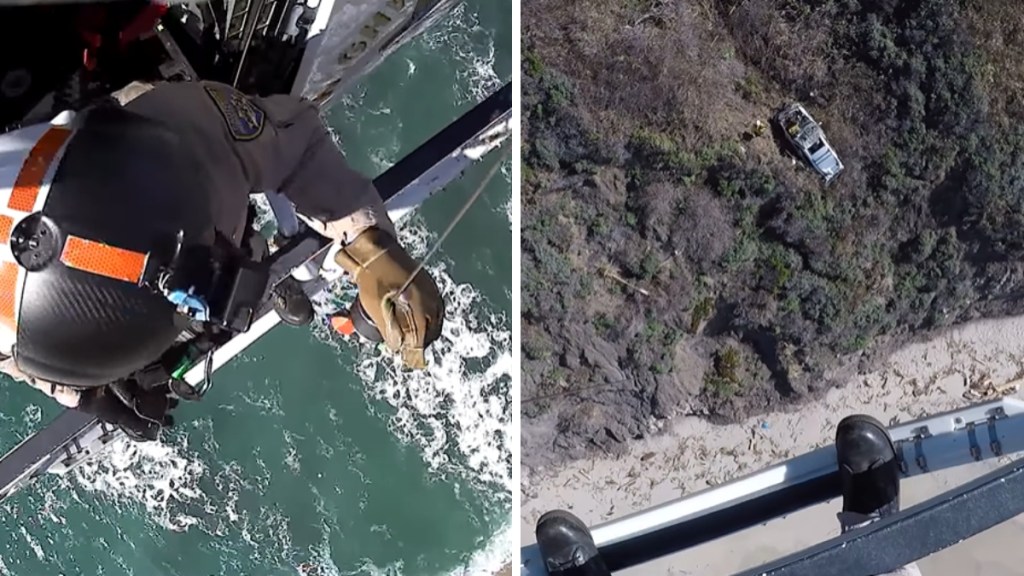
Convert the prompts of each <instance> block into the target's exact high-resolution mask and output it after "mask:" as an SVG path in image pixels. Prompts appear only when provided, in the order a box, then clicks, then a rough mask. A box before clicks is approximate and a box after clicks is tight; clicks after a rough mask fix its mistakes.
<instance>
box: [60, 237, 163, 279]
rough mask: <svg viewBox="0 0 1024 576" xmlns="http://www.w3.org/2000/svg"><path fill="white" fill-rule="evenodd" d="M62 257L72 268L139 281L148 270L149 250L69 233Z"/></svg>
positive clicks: (66, 264) (109, 276)
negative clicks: (96, 240) (131, 247)
mask: <svg viewBox="0 0 1024 576" xmlns="http://www.w3.org/2000/svg"><path fill="white" fill-rule="evenodd" d="M60 261H61V262H63V263H64V265H65V266H67V267H69V268H75V269H76V270H84V271H86V272H91V273H93V274H98V275H100V276H106V277H107V278H114V279H115V280H123V281H125V282H133V283H136V284H137V283H138V282H139V280H140V279H141V278H142V273H143V272H144V271H145V270H146V255H145V254H143V253H141V252H133V251H131V250H125V249H124V248H116V247H114V246H110V245H107V244H103V243H101V242H94V241H92V240H86V239H85V238H79V237H78V236H68V239H67V242H65V243H64V251H63V252H62V253H61V255H60Z"/></svg>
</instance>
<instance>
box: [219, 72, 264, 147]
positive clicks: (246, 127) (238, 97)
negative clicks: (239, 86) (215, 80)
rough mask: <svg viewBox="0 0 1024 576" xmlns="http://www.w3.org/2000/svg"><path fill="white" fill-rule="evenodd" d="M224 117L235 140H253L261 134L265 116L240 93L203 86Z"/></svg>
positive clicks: (224, 88) (232, 89) (228, 89)
mask: <svg viewBox="0 0 1024 576" xmlns="http://www.w3.org/2000/svg"><path fill="white" fill-rule="evenodd" d="M203 88H205V89H206V93H207V94H208V95H209V96H210V99H212V100H213V103H214V104H215V105H216V106H217V110H219V111H220V115H221V116H223V117H224V123H225V124H227V127H228V131H229V132H231V136H232V137H234V139H235V140H253V139H255V138H257V137H258V136H259V135H260V134H262V133H263V124H264V123H265V122H266V120H267V114H266V113H265V112H264V111H263V110H261V109H260V107H259V106H257V105H256V104H255V103H253V101H252V100H251V99H250V98H249V97H248V96H246V95H245V94H242V93H241V92H239V91H237V90H235V89H234V88H230V87H227V86H211V85H206V86H203Z"/></svg>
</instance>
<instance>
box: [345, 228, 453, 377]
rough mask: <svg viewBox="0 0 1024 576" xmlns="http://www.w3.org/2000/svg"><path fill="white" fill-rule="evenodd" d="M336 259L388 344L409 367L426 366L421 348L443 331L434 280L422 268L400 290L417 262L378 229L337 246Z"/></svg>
mask: <svg viewBox="0 0 1024 576" xmlns="http://www.w3.org/2000/svg"><path fill="white" fill-rule="evenodd" d="M335 260H336V261H337V263H338V265H339V266H341V267H342V268H344V269H345V271H346V272H348V273H349V274H350V275H351V276H352V280H353V282H355V284H356V288H357V289H358V290H359V303H360V304H361V305H362V307H363V310H365V311H366V315H367V316H369V317H370V320H371V321H372V322H373V324H374V325H375V327H376V328H377V330H378V331H380V334H381V336H382V338H383V339H384V343H385V344H386V345H387V347H388V348H390V349H391V350H392V351H394V352H398V353H399V354H400V355H401V358H402V362H403V364H405V365H406V366H407V367H409V368H413V369H417V370H419V369H423V368H426V365H427V362H426V359H425V358H424V356H423V351H424V350H425V349H426V347H427V346H429V345H430V344H431V343H433V342H434V341H435V340H437V338H438V337H439V336H440V335H441V325H442V322H443V319H444V301H443V300H442V299H441V293H440V291H439V290H438V289H437V284H435V283H434V279H433V278H431V277H430V275H429V274H428V273H427V272H426V270H420V271H419V272H418V273H417V274H416V277H415V278H414V279H413V281H412V282H411V283H410V284H409V287H408V288H406V289H405V291H404V292H403V293H402V294H398V291H399V290H400V289H401V288H402V286H403V285H404V284H405V283H406V281H407V280H408V279H409V276H410V275H411V274H412V273H413V272H414V271H415V270H416V268H417V263H416V261H415V260H413V258H412V257H411V256H409V253H408V252H406V251H405V249H404V248H402V246H401V245H400V244H399V243H398V240H396V239H395V237H394V236H392V235H391V234H389V233H388V232H385V231H384V230H381V229H379V228H375V227H371V228H368V229H366V230H365V231H364V232H363V233H361V234H359V235H358V236H356V238H355V239H354V240H353V241H352V242H351V243H349V244H348V245H347V246H345V247H343V248H342V249H341V250H339V251H338V254H337V256H336V257H335Z"/></svg>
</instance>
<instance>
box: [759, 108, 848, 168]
mask: <svg viewBox="0 0 1024 576" xmlns="http://www.w3.org/2000/svg"><path fill="white" fill-rule="evenodd" d="M775 121H776V122H777V123H778V125H779V127H780V128H781V129H782V132H783V134H785V135H786V139H787V140H789V143H790V144H792V145H793V147H794V148H796V149H797V151H799V152H800V154H801V155H802V156H803V157H804V159H806V160H807V162H809V163H810V164H811V167H812V168H814V170H815V171H816V172H817V173H818V174H819V175H820V176H821V177H822V179H823V180H824V181H825V183H826V184H830V183H831V182H832V181H834V180H835V179H836V177H837V176H839V173H840V172H842V171H843V163H842V162H841V161H840V160H839V156H838V155H837V154H836V151H835V149H834V148H832V145H831V144H829V143H828V140H827V139H826V138H825V134H824V132H822V130H821V125H820V124H818V123H817V122H816V121H815V120H814V118H812V117H811V115H810V114H809V113H808V112H807V110H806V109H804V107H803V106H801V105H800V104H790V105H788V106H786V107H785V108H783V109H782V110H781V111H779V113H778V114H776V115H775Z"/></svg>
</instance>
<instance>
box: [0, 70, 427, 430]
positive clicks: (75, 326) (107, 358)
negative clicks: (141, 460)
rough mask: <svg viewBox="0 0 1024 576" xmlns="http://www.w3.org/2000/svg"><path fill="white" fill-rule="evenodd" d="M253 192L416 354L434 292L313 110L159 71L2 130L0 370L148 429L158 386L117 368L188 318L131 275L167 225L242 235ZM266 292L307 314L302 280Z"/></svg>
mask: <svg viewBox="0 0 1024 576" xmlns="http://www.w3.org/2000/svg"><path fill="white" fill-rule="evenodd" d="M258 192H276V193H280V194H282V195H283V196H284V197H286V198H287V199H288V200H289V201H290V202H291V203H292V204H293V205H294V207H295V210H296V212H298V214H299V215H300V216H301V217H303V219H304V220H305V222H306V223H307V224H308V225H309V226H310V227H311V228H313V229H314V230H316V231H317V232H319V233H320V234H323V235H324V236H326V237H328V238H330V239H331V240H333V241H336V242H338V243H339V245H340V249H339V250H338V251H337V256H336V262H337V263H338V265H339V266H341V267H342V268H343V269H345V270H346V271H347V272H348V273H349V275H350V277H351V279H352V280H353V282H354V283H355V285H356V287H357V289H358V294H359V295H358V298H357V302H358V305H357V306H356V307H355V308H356V310H357V312H358V316H359V317H360V318H361V319H362V323H361V325H362V326H363V327H364V329H365V326H367V325H369V326H370V329H371V330H373V331H375V332H379V334H375V336H378V337H379V338H380V339H381V340H383V342H384V343H385V344H386V345H387V346H388V347H389V348H390V349H391V350H392V351H393V352H395V353H396V354H397V355H398V356H399V357H400V359H401V362H402V363H403V364H404V365H405V366H406V367H408V368H412V369H422V368H424V367H425V366H426V359H425V357H424V351H425V349H426V347H428V346H429V345H430V344H431V343H432V342H433V341H435V340H436V339H437V338H438V337H439V335H440V332H441V326H442V322H443V315H444V305H443V302H442V299H441V295H440V292H439V290H438V288H437V286H436V284H435V282H434V281H433V279H432V278H431V277H430V275H429V274H428V273H427V272H426V271H424V270H419V271H417V268H418V265H417V262H416V261H415V260H414V259H413V258H412V257H411V256H410V255H409V254H408V253H407V252H406V250H405V249H404V248H403V247H402V246H401V245H400V244H399V242H398V240H397V238H396V233H395V228H394V224H393V223H392V222H391V220H390V219H389V217H388V215H387V212H386V210H385V208H384V205H383V202H382V200H381V198H380V196H379V194H378V193H377V191H376V189H375V188H374V186H373V183H372V181H371V180H369V179H368V178H366V177H365V176H363V175H362V174H359V173H358V172H356V171H355V170H353V169H352V168H351V167H349V165H348V164H347V162H346V160H345V157H344V155H343V154H342V152H341V151H340V150H339V148H338V146H337V144H336V143H335V141H334V139H333V137H332V135H331V133H330V131H329V130H328V128H327V127H326V125H325V124H324V122H323V120H322V119H321V118H320V115H319V110H318V108H317V107H316V106H315V105H314V104H313V103H311V102H309V101H307V100H305V99H300V98H296V97H292V96H287V95H275V96H268V97H251V96H248V95H245V94H243V93H241V92H239V91H237V90H235V89H233V88H232V87H230V86H227V85H225V84H220V83H215V82H180V83H179V82H175V83H159V84H145V83H132V84H130V85H128V86H127V87H125V88H124V89H122V90H119V91H118V92H115V93H114V94H113V95H112V97H111V98H110V99H109V100H107V101H104V102H100V103H97V104H95V105H93V106H91V107H89V108H87V109H86V110H83V111H81V112H79V113H77V114H64V115H61V116H59V117H58V118H57V119H55V120H54V121H53V122H51V123H50V124H46V125H37V126H30V127H27V128H23V129H20V130H17V131H14V132H11V133H8V134H4V135H0V358H2V359H3V360H2V361H0V370H2V371H4V372H5V373H7V374H9V375H11V376H12V377H15V378H17V379H20V380H24V381H28V382H30V383H32V384H33V385H34V386H36V387H37V388H39V389H41V390H43V391H44V392H45V393H47V394H49V395H50V396H52V397H54V398H55V399H56V400H58V401H59V402H60V403H61V404H64V405H65V406H68V407H72V408H76V409H79V410H83V411H86V412H89V413H92V414H96V415H97V416H98V417H100V418H101V419H103V420H106V421H110V422H115V423H117V424H119V425H120V426H121V427H122V428H124V429H126V431H129V432H131V433H133V434H134V435H135V436H137V437H144V438H152V437H154V436H155V434H156V432H157V431H158V430H159V428H160V427H163V426H168V425H170V424H171V422H172V419H170V417H169V415H168V412H169V411H170V409H171V408H173V404H174V402H173V400H171V399H170V397H169V396H168V394H167V393H166V390H165V389H157V390H155V391H150V390H142V389H139V388H138V387H134V389H133V387H132V386H130V380H129V385H128V388H125V386H124V385H123V384H124V382H123V381H124V379H125V378H128V377H129V376H131V375H132V374H133V373H135V371H137V370H140V369H142V368H144V367H145V366H146V365H148V364H150V363H152V362H153V361H154V360H155V359H156V358H158V357H159V356H160V355H161V354H162V353H163V352H164V351H165V350H167V349H169V348H170V347H171V346H172V345H174V343H175V341H176V340H177V339H178V337H179V335H180V334H181V332H182V327H183V326H185V325H188V321H187V319H183V318H182V315H181V314H180V313H179V308H177V305H181V304H182V298H180V296H181V294H178V296H179V298H178V299H177V300H175V299H171V298H170V295H168V294H164V295H160V294H157V293H155V292H154V291H153V290H147V289H145V288H144V287H143V286H140V282H139V278H140V276H141V275H142V274H143V270H144V269H147V268H146V267H147V266H151V265H152V261H153V260H154V259H155V258H156V256H155V254H158V253H160V249H161V247H163V248H164V249H166V246H168V244H169V243H170V244H172V245H173V244H174V242H175V241H176V240H175V239H177V242H178V244H177V246H178V249H176V251H175V254H176V255H177V254H178V253H188V254H192V255H194V254H216V253H218V250H221V248H218V246H220V245H221V244H226V245H229V246H234V247H243V245H244V244H245V243H246V242H247V238H249V237H251V235H252V231H251V226H250V223H251V216H250V212H249V196H250V194H252V193H258ZM182 238H183V239H184V246H185V249H184V251H183V252H182V251H181V250H180V248H181V246H182V242H181V239H182ZM165 251H166V250H165ZM414 272H415V276H414V277H412V278H411V282H409V284H408V287H407V288H406V289H405V290H404V291H402V292H401V293H398V291H399V290H400V289H401V288H402V287H403V286H405V285H406V283H407V281H409V280H410V277H411V276H412V274H413V273H414ZM278 296H279V297H281V298H283V299H284V300H285V301H284V305H283V306H282V307H280V308H279V311H280V312H281V313H282V317H283V318H284V319H285V320H286V321H287V320H288V313H289V311H290V308H291V309H294V308H295V307H298V308H299V310H298V311H296V310H291V311H292V312H295V316H296V317H297V318H299V319H300V320H301V317H302V316H305V315H307V314H305V310H304V307H306V306H308V301H306V300H305V299H304V295H302V294H301V292H292V293H291V294H288V293H285V294H283V295H282V294H278ZM172 302H173V303H172ZM358 325H359V323H357V326H358ZM115 381H119V382H121V384H122V385H119V386H118V387H117V388H116V389H113V390H112V387H111V386H110V385H109V384H110V383H112V382H115ZM114 392H116V393H114Z"/></svg>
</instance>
